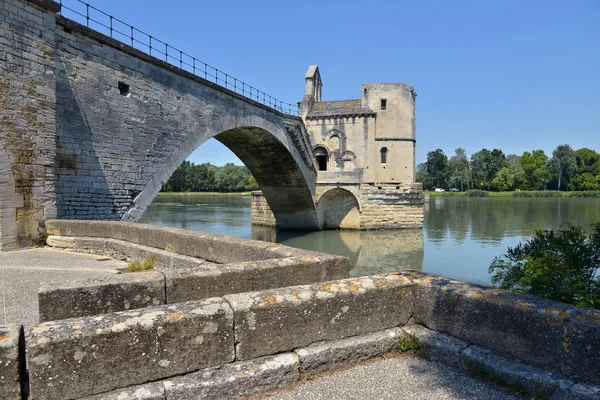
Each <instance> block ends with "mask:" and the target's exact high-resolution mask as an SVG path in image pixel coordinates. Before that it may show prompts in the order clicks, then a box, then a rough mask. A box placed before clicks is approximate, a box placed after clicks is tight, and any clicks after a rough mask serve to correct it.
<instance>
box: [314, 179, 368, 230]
mask: <svg viewBox="0 0 600 400" xmlns="http://www.w3.org/2000/svg"><path fill="white" fill-rule="evenodd" d="M317 212H318V213H319V219H320V221H321V226H322V228H323V229H360V212H361V207H360V202H359V201H358V199H357V198H356V196H355V195H354V193H352V192H351V191H349V190H347V189H344V188H341V187H336V188H333V189H330V190H328V191H326V192H325V193H323V194H322V195H321V197H320V198H319V202H318V203H317Z"/></svg>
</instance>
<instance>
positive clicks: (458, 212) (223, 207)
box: [140, 195, 600, 284]
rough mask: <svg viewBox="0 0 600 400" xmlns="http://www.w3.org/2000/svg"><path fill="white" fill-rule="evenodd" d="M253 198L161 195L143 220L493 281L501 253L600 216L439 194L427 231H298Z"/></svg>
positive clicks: (571, 205) (368, 271)
mask: <svg viewBox="0 0 600 400" xmlns="http://www.w3.org/2000/svg"><path fill="white" fill-rule="evenodd" d="M250 201H251V198H250V197H249V196H193V195H192V196H158V197H157V198H156V199H155V200H154V202H153V203H152V205H151V206H150V207H149V208H148V210H147V211H146V212H145V213H144V215H143V217H142V219H141V220H140V222H141V223H146V224H153V225H160V226H169V227H175V228H184V229H192V230H198V231H203V232H211V233H218V234H223V235H231V236H238V237H242V238H250V239H258V240H266V241H271V242H278V243H282V244H285V245H288V246H292V247H298V248H303V249H309V250H316V251H323V252H326V253H333V254H338V255H343V256H346V257H349V258H350V262H351V264H352V265H353V269H352V271H351V276H363V275H372V274H377V273H381V272H392V271H399V270H404V269H412V270H417V271H423V272H429V273H433V274H438V275H444V276H448V277H451V278H455V279H459V280H465V281H470V282H475V283H480V284H489V283H490V275H489V273H488V267H489V265H490V263H491V262H492V260H493V259H494V257H496V256H500V255H502V254H503V253H505V252H506V249H507V247H509V246H515V245H517V244H518V243H519V241H522V240H524V239H527V238H529V237H531V236H532V235H533V234H534V232H535V230H536V229H543V228H558V227H559V226H561V225H563V224H567V223H570V224H573V225H582V226H585V227H586V228H589V226H590V224H592V223H594V222H600V200H599V199H522V198H484V199H479V198H473V199H471V198H443V197H438V198H432V199H431V202H430V203H429V204H427V205H426V206H425V222H424V226H423V229H422V230H421V229H418V230H387V231H345V230H336V231H321V232H291V231H283V230H276V229H273V228H266V227H260V226H253V225H252V224H251V217H250Z"/></svg>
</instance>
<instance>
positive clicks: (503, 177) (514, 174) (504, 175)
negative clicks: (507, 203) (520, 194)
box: [492, 154, 525, 191]
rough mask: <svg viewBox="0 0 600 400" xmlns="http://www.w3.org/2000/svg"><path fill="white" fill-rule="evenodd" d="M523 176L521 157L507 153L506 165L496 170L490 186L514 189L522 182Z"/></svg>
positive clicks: (499, 188)
mask: <svg viewBox="0 0 600 400" xmlns="http://www.w3.org/2000/svg"><path fill="white" fill-rule="evenodd" d="M524 176H525V173H524V172H523V168H522V167H521V157H519V156H517V155H515V154H509V155H508V156H507V157H506V167H504V168H502V169H501V170H500V171H498V173H497V174H496V176H495V177H494V179H493V180H492V186H493V187H494V189H497V190H500V191H508V190H514V189H516V188H518V187H519V186H520V185H521V184H522V182H523V179H524Z"/></svg>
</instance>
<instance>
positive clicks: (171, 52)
mask: <svg viewBox="0 0 600 400" xmlns="http://www.w3.org/2000/svg"><path fill="white" fill-rule="evenodd" d="M72 3H74V4H76V6H73V7H77V8H78V9H77V10H76V9H75V8H71V7H68V6H66V5H65V4H64V3H63V0H60V4H61V10H60V15H62V16H65V17H67V18H70V19H72V20H74V21H75V22H79V23H82V24H83V25H85V26H87V27H88V28H91V29H94V30H96V31H98V32H100V33H103V34H105V35H107V36H110V37H111V38H113V39H115V40H118V41H120V42H122V43H125V44H127V45H129V46H131V47H133V48H135V49H137V50H140V51H143V52H144V53H146V54H149V55H151V56H153V57H156V58H158V59H161V60H163V61H165V62H167V63H169V64H171V65H174V66H176V67H179V68H180V69H182V70H185V71H188V72H191V73H192V74H194V75H196V76H199V77H201V78H204V79H206V80H209V81H211V82H214V83H216V84H217V85H219V86H222V87H224V88H226V89H229V90H232V91H234V92H236V93H238V94H241V95H242V96H244V97H246V98H248V99H251V100H254V101H257V102H259V103H261V104H264V105H265V106H268V107H271V108H273V109H275V110H277V111H281V112H283V113H287V114H292V115H298V105H297V104H291V103H286V102H284V101H281V100H278V99H276V98H275V97H273V96H271V95H269V94H267V93H265V92H263V91H262V90H258V89H257V88H255V87H254V86H251V85H249V84H247V83H246V82H244V81H241V80H239V79H237V78H234V77H233V76H231V75H229V74H227V73H225V72H223V71H221V70H219V69H218V68H216V67H213V66H212V65H210V64H207V63H205V62H203V61H200V60H199V59H197V58H196V57H193V56H191V55H189V54H188V53H186V52H184V51H181V50H179V49H177V48H175V47H173V46H171V45H169V44H167V43H165V42H163V41H162V40H159V39H157V38H155V37H154V36H152V35H150V34H147V33H146V32H143V31H141V30H139V29H137V28H135V27H133V26H131V25H129V24H127V23H126V22H123V21H121V20H120V19H118V18H115V17H113V16H112V15H110V14H107V13H105V12H104V11H102V10H99V9H97V8H96V7H94V6H92V5H91V4H88V3H86V2H84V1H82V0H72ZM65 11H66V13H65ZM99 19H101V20H99Z"/></svg>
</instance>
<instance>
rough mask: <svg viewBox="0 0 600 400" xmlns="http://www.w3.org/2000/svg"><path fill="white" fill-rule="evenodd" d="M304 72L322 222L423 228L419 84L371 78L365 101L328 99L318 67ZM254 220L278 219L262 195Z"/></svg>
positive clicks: (303, 111) (303, 108)
mask: <svg viewBox="0 0 600 400" xmlns="http://www.w3.org/2000/svg"><path fill="white" fill-rule="evenodd" d="M305 78H306V92H305V94H304V98H303V99H302V101H301V102H300V103H299V109H300V117H302V119H303V121H304V125H305V127H306V130H307V132H308V134H309V136H310V141H311V146H312V148H313V151H314V154H315V157H316V160H317V164H318V176H317V185H316V189H315V196H314V197H315V203H316V204H317V211H318V213H319V219H320V221H322V226H323V228H325V229H338V228H341V229H397V228H421V227H422V226H423V187H422V185H421V184H420V183H415V170H416V161H415V143H416V135H415V132H416V116H415V110H416V98H417V94H416V92H415V90H414V88H413V87H412V86H408V85H406V84H404V83H365V84H363V85H362V96H361V98H360V99H356V100H336V101H322V88H323V81H322V79H321V74H320V72H319V67H318V66H316V65H313V66H311V67H309V68H308V71H307V73H306V76H305ZM252 219H253V222H254V223H258V224H263V225H275V218H274V217H273V214H272V213H271V212H270V210H269V207H268V205H267V204H266V201H265V200H264V197H262V196H261V195H260V194H259V193H257V194H256V195H255V197H254V198H253V203H252Z"/></svg>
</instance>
